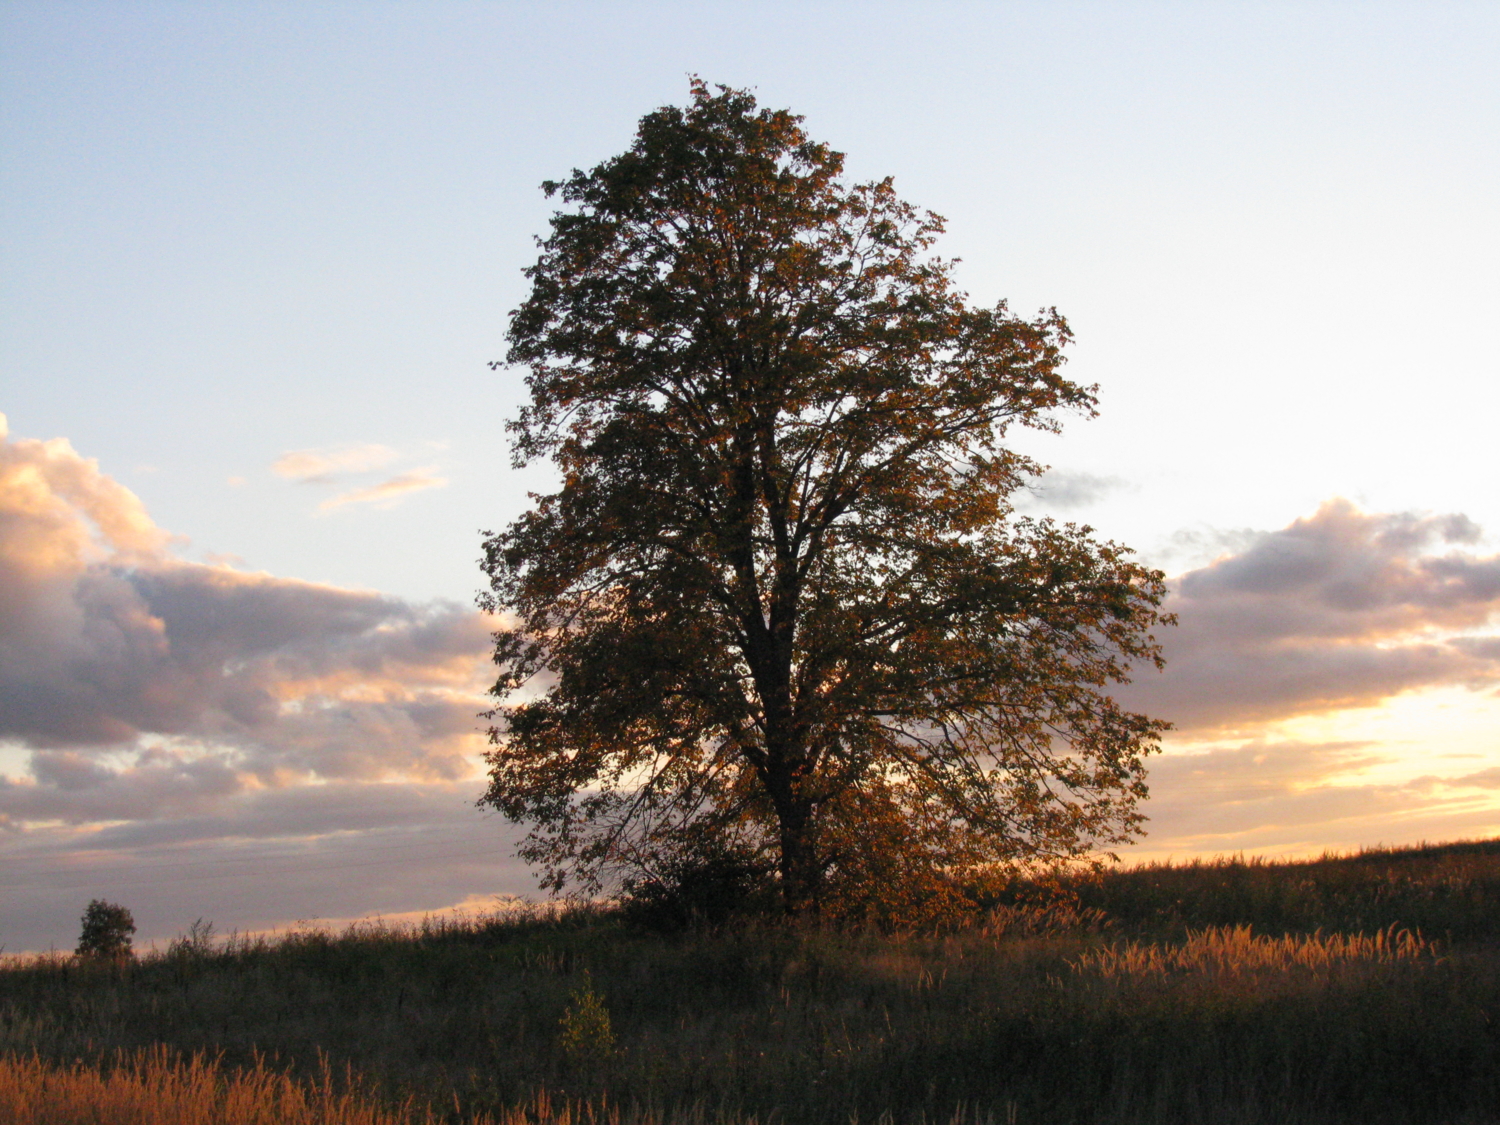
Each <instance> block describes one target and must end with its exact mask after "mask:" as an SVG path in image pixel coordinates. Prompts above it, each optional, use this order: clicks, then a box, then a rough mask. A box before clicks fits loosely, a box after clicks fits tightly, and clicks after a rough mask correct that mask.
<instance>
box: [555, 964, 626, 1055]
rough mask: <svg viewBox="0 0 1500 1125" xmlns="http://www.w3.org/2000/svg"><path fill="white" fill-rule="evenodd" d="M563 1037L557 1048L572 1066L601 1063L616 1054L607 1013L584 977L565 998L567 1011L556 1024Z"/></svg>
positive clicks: (590, 983)
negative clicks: (560, 1027)
mask: <svg viewBox="0 0 1500 1125" xmlns="http://www.w3.org/2000/svg"><path fill="white" fill-rule="evenodd" d="M558 1022H559V1023H560V1024H561V1026H562V1035H561V1036H560V1037H559V1039H558V1045H559V1046H560V1047H562V1050H563V1054H564V1055H566V1056H567V1059H568V1062H569V1063H570V1064H572V1065H573V1066H580V1065H587V1064H590V1063H596V1062H601V1061H603V1060H604V1059H607V1058H609V1056H610V1055H612V1054H614V1051H615V1033H614V1029H613V1028H612V1027H611V1026H610V1022H609V1009H608V1008H606V1007H605V1006H604V1000H603V999H602V998H601V997H600V996H599V994H598V993H597V992H595V991H594V985H593V982H592V981H591V980H589V979H588V978H587V977H585V978H584V982H583V984H582V985H581V986H579V987H578V988H576V989H574V991H573V994H572V995H571V996H569V997H568V1007H567V1009H566V1010H565V1011H564V1012H563V1014H562V1019H561V1020H560V1021H558Z"/></svg>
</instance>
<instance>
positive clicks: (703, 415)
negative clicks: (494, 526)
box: [480, 81, 1165, 914]
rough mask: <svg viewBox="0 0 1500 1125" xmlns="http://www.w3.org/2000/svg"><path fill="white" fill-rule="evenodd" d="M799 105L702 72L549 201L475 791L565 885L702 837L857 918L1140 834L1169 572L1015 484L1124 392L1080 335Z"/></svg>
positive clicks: (787, 893)
mask: <svg viewBox="0 0 1500 1125" xmlns="http://www.w3.org/2000/svg"><path fill="white" fill-rule="evenodd" d="M801 122H802V119H801V118H799V117H797V116H794V115H793V114H791V113H789V112H786V111H772V110H766V109H762V108H758V107H757V105H756V101H755V99H754V98H753V97H752V96H751V95H750V94H749V93H747V92H744V91H740V90H733V89H728V88H725V87H718V88H715V89H710V88H709V87H707V86H706V85H704V84H703V83H701V82H697V81H695V82H694V84H693V88H692V100H691V103H690V104H689V105H688V106H686V107H665V108H662V109H660V110H657V111H656V112H654V113H651V114H648V115H647V116H646V117H645V118H643V119H642V120H641V122H640V126H639V130H638V132H637V135H636V137H635V140H634V143H633V144H632V145H631V147H630V149H629V151H627V152H625V153H623V154H621V155H619V156H616V157H614V158H613V159H611V160H607V161H605V162H604V163H602V164H600V165H598V166H597V167H595V168H593V169H592V170H590V171H586V172H585V171H577V170H575V171H574V172H573V174H572V175H571V176H570V177H569V178H567V179H566V180H564V181H561V182H556V183H553V182H549V183H547V184H545V185H544V190H545V191H546V192H547V193H548V195H549V196H556V197H560V199H561V201H562V203H563V204H564V208H563V209H562V210H560V211H559V212H558V213H557V214H555V215H554V216H553V219H552V223H551V231H550V234H549V235H548V236H547V237H546V238H545V239H540V240H539V245H540V250H541V253H540V257H539V258H538V260H537V262H536V264H535V265H534V266H532V267H531V268H530V269H529V270H528V271H527V276H528V277H529V279H530V281H531V290H530V294H529V296H528V297H527V298H526V300H525V302H524V303H523V304H522V305H521V306H520V308H519V309H517V310H516V311H515V312H514V314H513V317H512V320H511V326H510V332H509V337H508V339H509V344H510V350H509V353H508V356H507V359H506V361H505V362H506V364H509V365H513V366H517V367H523V368H525V369H526V370H527V371H528V375H527V386H528V387H529V389H530V401H529V404H528V405H526V406H525V407H524V409H523V410H522V411H521V413H520V415H519V417H518V418H516V419H515V420H513V421H512V422H511V423H510V424H509V429H510V432H511V434H512V437H513V442H514V444H513V455H514V461H515V463H516V465H517V466H518V467H520V466H524V465H526V464H529V463H532V462H534V461H537V460H550V461H551V462H552V463H554V464H555V466H556V468H557V469H558V470H559V472H560V474H561V485H560V487H559V488H558V490H557V491H555V492H553V493H550V494H548V495H542V496H534V497H533V498H532V499H533V502H534V503H533V506H532V508H531V509H530V510H529V511H528V512H526V513H525V514H524V515H522V516H521V517H520V518H519V519H517V520H516V521H515V522H513V523H512V524H511V525H510V526H509V527H508V528H506V529H505V530H504V531H502V532H500V533H498V534H497V533H491V532H485V533H484V536H485V539H484V556H483V560H482V566H483V568H484V571H485V573H486V574H487V576H488V578H489V588H488V591H487V592H486V593H484V594H482V595H481V597H480V604H481V605H482V606H483V607H484V608H485V609H487V610H489V611H490V612H493V613H497V614H499V615H501V617H500V620H501V621H502V622H503V623H504V624H503V626H502V627H501V628H500V629H499V631H498V632H497V633H496V635H495V641H496V647H495V660H496V663H497V664H498V666H499V669H500V671H499V677H498V680H497V682H496V683H495V685H494V688H493V696H494V699H495V701H496V707H495V710H494V711H493V712H492V713H491V714H492V719H493V720H494V723H495V725H494V727H493V729H492V732H491V738H492V744H493V749H492V751H491V753H490V754H489V755H488V761H489V765H490V782H489V788H488V790H487V792H486V794H485V796H484V797H483V798H482V800H481V804H487V805H490V806H493V807H494V808H496V809H498V810H500V811H501V812H503V813H504V814H505V815H506V816H507V817H509V818H511V819H513V820H515V821H518V822H522V823H525V824H527V825H529V826H530V834H529V835H528V836H527V838H526V840H525V842H524V843H523V845H522V847H521V854H522V856H523V857H524V858H526V859H528V860H530V861H532V862H535V863H539V864H540V865H542V867H543V870H544V883H545V885H547V886H549V887H551V888H553V889H561V888H563V887H565V886H568V885H576V886H579V887H581V888H583V889H586V890H597V889H598V888H600V887H601V886H603V885H606V884H608V883H609V881H610V880H611V879H614V878H617V877H619V876H620V875H622V874H632V873H634V874H635V875H636V876H637V877H642V876H644V877H647V878H649V877H650V876H651V874H652V873H653V872H655V871H658V870H660V869H661V868H662V867H663V865H667V864H670V863H672V862H676V861H679V860H680V859H681V856H682V855H684V854H685V853H691V852H694V850H695V849H696V850H697V851H699V852H701V851H702V850H703V849H704V848H707V849H708V850H709V851H711V852H715V853H716V854H730V853H732V854H734V855H736V856H740V857H746V856H748V857H752V858H753V857H760V858H763V859H765V860H766V861H767V863H768V867H769V868H770V869H771V870H772V871H773V872H774V877H775V880H776V885H777V887H778V888H779V894H780V895H781V898H782V901H783V903H784V905H785V908H786V910H787V911H788V912H790V913H793V914H800V913H815V912H818V911H819V910H822V909H832V908H837V909H840V910H844V911H846V912H847V911H856V912H857V911H860V910H865V909H875V908H877V907H878V906H879V901H880V899H881V896H886V897H889V896H891V895H901V894H907V893H911V892H912V891H913V888H927V889H928V890H932V889H933V888H942V887H952V886H956V885H957V884H958V883H960V882H961V881H962V880H963V879H964V878H965V877H968V876H969V875H972V874H974V873H977V872H982V871H985V870H989V869H994V868H996V867H997V866H1000V867H1003V866H1005V865H1014V864H1017V863H1022V862H1026V861H1031V860H1046V859H1057V858H1065V857H1075V856H1079V855H1082V854H1085V853H1087V852H1089V851H1091V850H1096V849H1099V848H1102V847H1109V846H1112V845H1115V844H1119V843H1122V842H1124V841H1126V840H1127V839H1129V838H1130V837H1131V836H1133V835H1134V834H1136V833H1137V832H1138V831H1139V825H1140V822H1141V821H1142V819H1143V818H1142V816H1141V814H1140V813H1139V811H1138V808H1137V805H1138V802H1139V801H1140V800H1141V799H1142V798H1143V797H1144V796H1145V794H1146V790H1145V786H1144V768H1143V764H1142V760H1143V757H1144V755H1146V754H1147V753H1148V752H1150V751H1151V750H1153V749H1154V748H1155V746H1156V743H1157V740H1158V737H1159V734H1160V732H1161V731H1162V730H1163V729H1164V726H1165V724H1163V723H1161V722H1158V721H1156V720H1153V719H1151V718H1149V717H1147V716H1144V715H1140V714H1134V713H1131V712H1128V711H1125V710H1123V709H1122V708H1121V707H1119V706H1118V705H1117V704H1116V703H1115V701H1114V700H1113V699H1112V698H1111V696H1110V694H1109V690H1108V689H1109V686H1110V685H1111V684H1114V683H1118V682H1122V681H1124V680H1125V679H1126V678H1127V677H1128V675H1129V673H1130V671H1131V669H1132V668H1133V667H1136V666H1149V665H1151V664H1153V663H1155V664H1159V663H1160V655H1159V651H1158V648H1157V645H1156V642H1155V640H1154V638H1153V636H1152V632H1151V630H1152V629H1153V628H1155V627H1157V626H1158V625H1160V624H1161V623H1162V622H1163V621H1164V620H1165V619H1164V618H1163V617H1162V615H1161V614H1160V613H1159V609H1158V607H1159V605H1160V600H1161V597H1162V593H1163V587H1162V576H1161V575H1160V574H1159V573H1158V572H1155V571H1151V570H1148V569H1146V568H1144V567H1142V566H1140V565H1139V564H1137V563H1135V562H1133V561H1131V555H1130V552H1129V551H1128V550H1126V549H1125V548H1123V547H1120V546H1119V545H1117V544H1113V543H1108V542H1101V541H1099V540H1097V539H1095V538H1094V537H1093V533H1092V530H1091V529H1090V528H1087V527H1079V526H1075V525H1072V524H1058V523H1056V522H1053V521H1051V520H1047V519H1040V520H1038V519H1030V518H1023V517H1020V516H1018V515H1017V514H1016V512H1015V511H1014V509H1013V507H1012V504H1011V502H1010V498H1011V497H1012V496H1013V495H1014V494H1015V493H1016V492H1017V490H1018V489H1022V488H1024V487H1025V486H1026V484H1027V483H1028V482H1029V481H1031V480H1032V479H1034V478H1035V476H1036V475H1037V474H1039V473H1040V472H1041V471H1042V467H1041V466H1039V465H1038V464H1036V463H1035V462H1033V461H1032V460H1030V459H1028V458H1027V457H1025V456H1022V455H1021V454H1019V453H1017V452H1016V451H1014V450H1013V449H1011V448H1008V447H1007V445H1006V444H1005V440H1004V439H1005V437H1006V434H1007V432H1008V430H1009V429H1010V428H1011V427H1014V426H1021V427H1031V428H1035V429H1043V430H1056V429H1058V427H1059V416H1060V415H1061V414H1062V413H1064V412H1068V411H1072V412H1076V413H1082V414H1085V415H1089V414H1092V413H1093V411H1094V407H1095V404H1096V399H1095V389H1094V388H1091V387H1083V386H1079V385H1077V384H1075V383H1072V382H1069V381H1068V380H1067V379H1065V378H1063V376H1062V374H1061V367H1062V364H1063V358H1064V357H1063V349H1064V347H1065V345H1066V344H1067V343H1068V341H1069V339H1070V334H1069V330H1068V327H1067V324H1066V323H1065V321H1064V320H1063V318H1062V317H1061V316H1059V315H1058V314H1057V312H1056V310H1048V311H1045V312H1043V313H1042V314H1040V315H1039V316H1037V317H1036V318H1034V319H1031V320H1027V319H1023V318H1020V317H1017V316H1014V315H1012V314H1011V313H1010V312H1009V311H1008V308H1007V306H1006V304H1005V303H1004V302H1001V303H1000V304H998V305H995V306H994V307H991V308H983V307H974V306H973V305H971V304H970V303H969V300H968V298H967V295H966V294H964V293H962V292H960V291H959V290H958V289H957V288H956V287H955V285H954V282H953V277H952V272H953V271H952V262H951V261H948V260H945V259H943V258H940V257H938V256H936V255H935V254H933V253H932V246H933V243H934V240H935V238H936V237H937V236H938V234H939V233H941V231H942V220H941V219H940V218H939V217H937V216H935V215H932V214H930V213H926V212H922V211H919V210H917V209H915V208H913V207H912V206H910V205H909V204H907V203H905V202H903V201H902V200H901V199H899V198H898V197H897V196H896V194H895V191H894V189H893V186H892V183H891V181H890V180H888V179H887V180H883V181H880V182H877V183H862V184H849V183H847V182H846V181H845V180H844V178H843V176H842V163H843V158H842V156H841V154H839V153H837V152H834V151H832V150H831V149H830V148H828V147H827V146H826V145H823V144H819V143H815V142H813V141H811V140H810V139H809V138H808V137H807V135H806V134H805V133H804V132H803V129H802V125H801ZM495 366H497V367H498V366H501V365H500V364H496V365H495Z"/></svg>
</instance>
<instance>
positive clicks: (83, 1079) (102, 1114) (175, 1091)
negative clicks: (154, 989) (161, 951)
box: [0, 1044, 436, 1125]
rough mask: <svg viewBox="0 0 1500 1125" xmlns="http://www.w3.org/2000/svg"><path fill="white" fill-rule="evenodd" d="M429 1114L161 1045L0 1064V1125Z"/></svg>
mask: <svg viewBox="0 0 1500 1125" xmlns="http://www.w3.org/2000/svg"><path fill="white" fill-rule="evenodd" d="M435 1120H436V1119H435V1118H434V1117H433V1115H432V1114H431V1112H430V1111H425V1110H424V1111H422V1112H420V1113H418V1112H417V1111H416V1110H415V1109H414V1108H413V1106H412V1105H410V1104H407V1105H405V1106H398V1107H396V1108H394V1109H390V1108H386V1107H384V1106H382V1105H380V1104H379V1103H377V1102H376V1101H374V1100H373V1099H372V1098H371V1097H370V1096H369V1095H367V1094H365V1093H363V1092H362V1091H361V1090H360V1089H358V1085H357V1083H356V1082H355V1081H354V1079H353V1077H352V1075H350V1074H348V1073H347V1072H346V1076H345V1081H344V1082H343V1083H341V1084H336V1083H335V1082H334V1078H333V1074H332V1073H331V1071H330V1069H329V1068H328V1067H327V1066H326V1064H325V1066H324V1068H323V1074H322V1077H321V1080H320V1081H313V1082H306V1081H298V1080H297V1079H295V1078H293V1077H292V1076H291V1075H289V1074H287V1073H285V1072H284V1071H279V1070H276V1069H274V1068H272V1067H270V1066H268V1065H267V1064H266V1063H265V1061H264V1060H258V1061H257V1062H256V1063H255V1064H254V1065H253V1066H251V1067H248V1068H230V1067H225V1066H223V1065H222V1063H221V1062H220V1061H219V1060H217V1059H210V1058H206V1057H205V1056H203V1055H194V1056H193V1057H191V1058H188V1059H179V1058H177V1057H176V1056H175V1055H174V1054H173V1053H172V1052H171V1051H170V1050H169V1049H168V1048H167V1047H166V1046H165V1045H160V1044H159V1045H157V1046H155V1047H150V1048H147V1049H145V1050H142V1051H133V1052H120V1053H119V1054H117V1055H116V1056H115V1057H114V1058H112V1059H110V1060H109V1061H108V1062H106V1063H105V1064H103V1065H98V1064H90V1063H85V1062H83V1061H82V1060H75V1061H74V1062H72V1063H53V1062H48V1061H46V1060H44V1059H41V1058H39V1057H38V1056H36V1055H32V1056H31V1057H29V1058H28V1057H25V1056H18V1055H10V1056H0V1121H5V1122H10V1123H12V1125H419V1123H420V1125H431V1123H433V1122H435Z"/></svg>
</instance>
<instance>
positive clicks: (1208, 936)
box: [1071, 925, 1438, 977]
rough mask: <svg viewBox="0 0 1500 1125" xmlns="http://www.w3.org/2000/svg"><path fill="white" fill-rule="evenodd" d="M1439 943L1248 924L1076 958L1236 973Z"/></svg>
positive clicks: (1424, 949) (1395, 934) (1400, 933)
mask: <svg viewBox="0 0 1500 1125" xmlns="http://www.w3.org/2000/svg"><path fill="white" fill-rule="evenodd" d="M1437 956H1438V954H1437V946H1436V944H1435V943H1433V942H1431V941H1428V940H1427V939H1426V938H1424V937H1422V935H1421V934H1419V933H1413V932H1412V931H1411V930H1408V929H1398V928H1397V927H1396V926H1394V925H1393V926H1389V927H1387V928H1386V929H1384V930H1378V931H1377V932H1375V933H1373V934H1324V933H1312V934H1286V935H1283V936H1281V937H1273V936H1269V935H1265V934H1256V933H1254V932H1253V931H1252V928H1251V927H1250V926H1248V925H1244V926H1209V927H1208V928H1206V929H1203V930H1189V931H1188V935H1187V939H1186V940H1185V941H1182V942H1179V943H1170V942H1154V941H1150V942H1143V941H1126V942H1119V943H1116V944H1113V945H1108V946H1105V947H1104V948H1102V949H1091V950H1087V951H1085V952H1084V953H1082V954H1080V955H1079V957H1078V958H1077V959H1076V960H1074V961H1072V962H1071V964H1072V966H1073V968H1074V969H1075V970H1076V971H1078V972H1083V973H1097V974H1099V975H1101V976H1106V977H1114V976H1149V975H1153V974H1154V975H1158V976H1166V975H1169V974H1174V973H1199V974H1207V975H1210V976H1226V975H1227V976H1233V975H1237V974H1241V973H1254V972H1266V971H1271V972H1285V971H1289V970H1296V969H1312V970H1327V969H1331V968H1333V967H1335V966H1339V965H1348V964H1391V963H1393V962H1398V961H1408V962H1416V961H1423V960H1426V961H1433V960H1435V959H1436V958H1437Z"/></svg>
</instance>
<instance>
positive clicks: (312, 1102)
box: [0, 1045, 1016, 1125]
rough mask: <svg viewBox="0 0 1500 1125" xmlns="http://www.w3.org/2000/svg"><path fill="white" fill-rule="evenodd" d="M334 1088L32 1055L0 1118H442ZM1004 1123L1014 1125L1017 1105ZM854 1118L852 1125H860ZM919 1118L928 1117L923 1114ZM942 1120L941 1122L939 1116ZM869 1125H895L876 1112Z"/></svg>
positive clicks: (8, 1063) (653, 1119)
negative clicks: (56, 1060) (66, 1062)
mask: <svg viewBox="0 0 1500 1125" xmlns="http://www.w3.org/2000/svg"><path fill="white" fill-rule="evenodd" d="M344 1085H345V1087H346V1088H345V1089H344V1090H338V1089H336V1088H335V1083H334V1081H333V1077H332V1074H331V1073H330V1072H329V1070H328V1069H327V1067H326V1066H325V1068H324V1070H323V1074H322V1078H321V1080H320V1081H318V1082H316V1083H311V1084H304V1083H299V1082H297V1081H296V1080H295V1079H293V1078H291V1077H289V1076H288V1075H285V1074H282V1073H279V1072H278V1071H275V1070H273V1069H271V1068H269V1067H268V1066H266V1064H265V1062H264V1061H263V1060H262V1061H260V1062H257V1063H256V1065H255V1066H254V1067H252V1068H250V1069H248V1070H236V1069H232V1068H229V1067H225V1066H223V1065H222V1064H221V1063H220V1062H219V1061H218V1060H216V1059H207V1058H205V1057H204V1056H202V1055H196V1056H194V1057H192V1058H190V1059H186V1060H183V1059H179V1058H175V1057H173V1055H172V1054H171V1053H170V1052H169V1051H168V1050H167V1048H166V1047H165V1046H161V1045H158V1046H156V1047H150V1048H147V1049H145V1050H142V1051H137V1052H134V1053H129V1054H127V1053H124V1052H121V1053H120V1054H119V1055H118V1056H116V1058H115V1060H114V1062H113V1065H110V1066H108V1067H103V1068H99V1067H94V1066H90V1065H88V1064H87V1063H84V1062H82V1061H75V1062H73V1063H72V1064H70V1065H66V1066H58V1065H54V1064H51V1063H47V1062H44V1061H42V1060H41V1059H39V1058H37V1057H35V1056H32V1057H31V1058H20V1057H15V1056H0V1121H3V1122H5V1123H6V1125H437V1123H438V1122H439V1121H441V1120H443V1118H440V1117H438V1116H436V1115H434V1114H433V1112H432V1111H431V1110H430V1109H419V1108H417V1107H415V1106H414V1105H412V1104H411V1103H410V1102H408V1103H407V1104H406V1105H404V1106H402V1107H399V1108H398V1109H395V1110H391V1109H388V1108H385V1107H383V1106H381V1105H379V1104H377V1103H376V1102H375V1101H373V1100H372V1099H370V1098H369V1097H368V1096H367V1095H365V1094H362V1093H361V1092H359V1090H358V1089H357V1088H352V1089H351V1088H348V1087H356V1084H355V1083H354V1082H353V1080H352V1078H351V1076H349V1075H346V1081H345V1083H344ZM1007 1109H1008V1112H1007V1113H1006V1115H1005V1117H1004V1120H1005V1121H1006V1122H1007V1123H1009V1125H1014V1122H1015V1120H1016V1117H1015V1107H1014V1106H1009V1107H1007ZM464 1120H465V1121H466V1122H467V1125H759V1118H758V1117H756V1116H754V1115H750V1116H744V1115H741V1114H737V1113H727V1114H726V1113H725V1112H723V1111H720V1112H717V1113H715V1112H710V1111H708V1110H707V1109H706V1107H705V1106H704V1104H703V1103H702V1102H699V1103H697V1104H696V1105H694V1106H692V1107H690V1108H688V1109H687V1110H686V1111H685V1112H677V1113H671V1114H667V1115H663V1114H660V1113H658V1112H655V1111H653V1110H650V1109H639V1108H638V1109H635V1110H631V1111H625V1112H622V1111H621V1109H620V1107H619V1106H614V1105H610V1104H608V1102H593V1101H587V1100H573V1099H569V1098H567V1097H557V1098H554V1097H553V1096H552V1095H551V1094H550V1093H548V1092H547V1091H546V1090H540V1091H537V1092H536V1093H535V1094H534V1095H533V1096H532V1097H531V1098H530V1099H529V1100H528V1101H527V1102H526V1103H525V1104H524V1105H519V1106H515V1107H513V1108H511V1109H508V1110H505V1111H502V1112H501V1114H500V1116H499V1117H493V1116H491V1115H489V1114H484V1113H481V1114H476V1115H468V1116H465V1117H464ZM858 1120H859V1119H858V1116H857V1115H856V1116H853V1117H851V1118H850V1121H851V1125H858ZM923 1120H926V1118H925V1116H924V1117H923ZM937 1120H941V1119H937ZM875 1125H894V1118H893V1117H892V1116H891V1115H890V1114H888V1113H886V1114H882V1115H880V1117H879V1118H878V1119H877V1120H876V1122H875ZM946 1125H998V1121H997V1119H996V1118H995V1117H994V1116H993V1115H992V1114H985V1113H980V1112H975V1111H973V1110H966V1108H965V1107H962V1106H961V1107H959V1108H958V1109H957V1110H956V1111H955V1112H954V1113H953V1115H952V1117H951V1118H949V1119H948V1121H947V1123H946Z"/></svg>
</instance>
